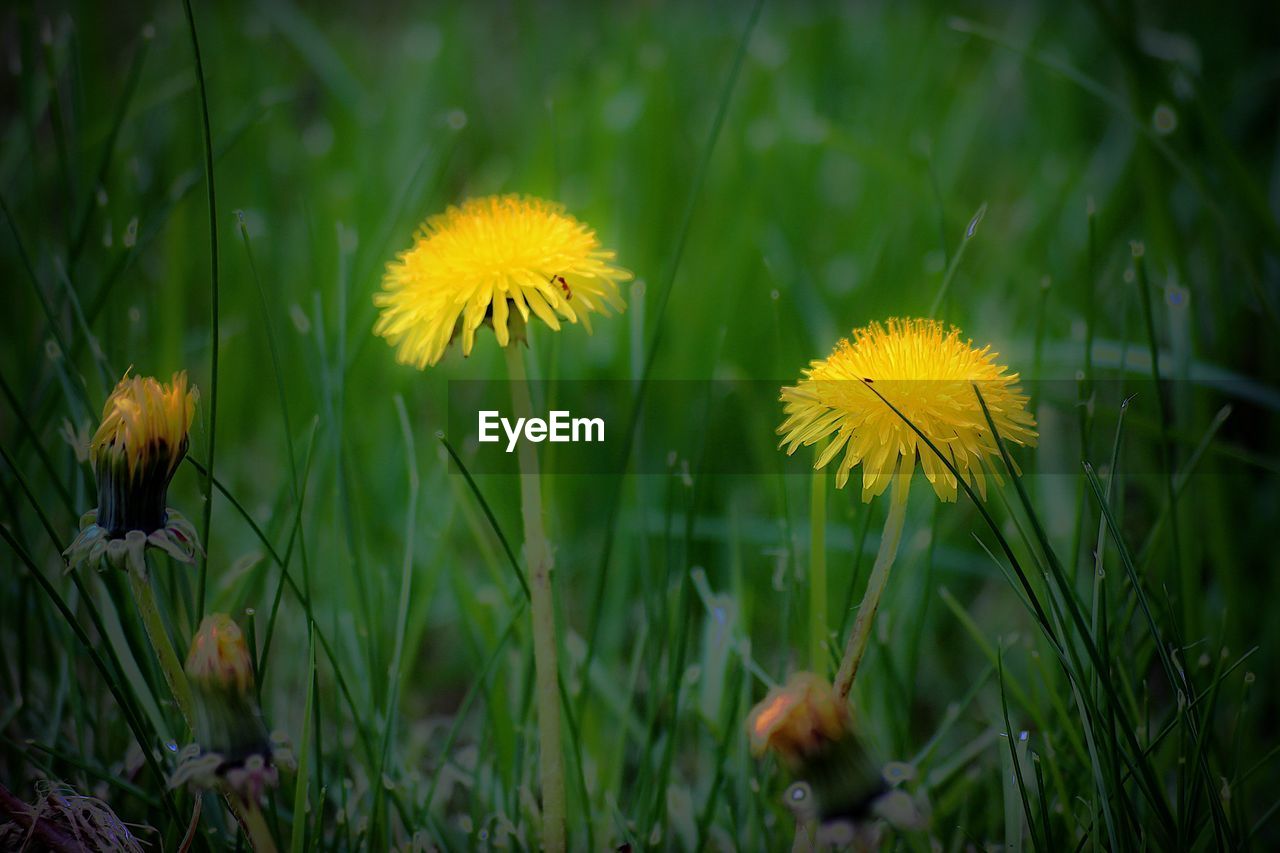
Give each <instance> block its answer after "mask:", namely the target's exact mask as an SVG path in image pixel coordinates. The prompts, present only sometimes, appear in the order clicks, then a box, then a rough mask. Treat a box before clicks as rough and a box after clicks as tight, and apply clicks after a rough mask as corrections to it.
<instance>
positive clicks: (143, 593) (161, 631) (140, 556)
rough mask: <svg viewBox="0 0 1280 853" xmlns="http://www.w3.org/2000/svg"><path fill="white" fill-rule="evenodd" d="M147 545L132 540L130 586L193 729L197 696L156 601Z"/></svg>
mask: <svg viewBox="0 0 1280 853" xmlns="http://www.w3.org/2000/svg"><path fill="white" fill-rule="evenodd" d="M130 535H131V536H132V535H133V534H130ZM139 535H141V534H139ZM144 548H145V545H142V544H137V545H135V543H130V548H129V557H128V569H129V586H130V588H131V589H132V590H133V600H134V603H135V604H137V605H138V614H139V615H140V616H141V617H142V624H143V626H145V627H146V629H147V638H148V639H149V640H150V641H151V648H152V650H153V651H154V652H155V653H156V658H158V659H159V661H160V671H161V672H163V673H164V680H165V682H166V683H167V684H168V685H169V693H170V694H172V695H173V699H174V701H175V702H177V703H178V710H179V711H181V712H182V719H183V720H185V721H186V724H187V728H188V730H190V731H192V732H194V731H195V720H196V717H195V700H194V699H193V698H192V695H191V685H190V684H188V683H187V676H186V673H184V672H183V671H182V662H181V661H180V660H179V659H178V654H177V652H175V651H174V650H173V643H172V642H170V640H169V632H168V631H167V630H166V629H165V627H164V620H163V619H161V618H160V608H159V606H158V605H157V604H156V594H155V590H154V589H152V586H151V577H150V574H149V572H148V571H147V559H146V552H145V550H144Z"/></svg>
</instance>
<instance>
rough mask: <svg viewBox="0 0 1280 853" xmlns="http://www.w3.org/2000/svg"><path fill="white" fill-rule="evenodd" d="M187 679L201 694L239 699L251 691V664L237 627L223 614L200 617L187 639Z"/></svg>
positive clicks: (247, 650) (242, 635)
mask: <svg viewBox="0 0 1280 853" xmlns="http://www.w3.org/2000/svg"><path fill="white" fill-rule="evenodd" d="M186 670H187V678H189V679H191V683H192V684H193V685H194V686H195V687H197V688H199V689H200V690H203V691H205V692H217V693H228V694H234V695H237V696H243V695H244V694H246V693H248V692H249V691H250V689H252V688H253V661H252V660H251V659H250V658H249V649H248V646H246V645H245V641H244V634H243V633H242V632H241V631H240V626H239V625H237V624H236V623H235V622H234V621H232V619H231V617H230V616H228V615H227V614H225V613H214V614H211V615H209V616H206V617H204V621H203V622H201V623H200V630H199V631H197V632H196V635H195V636H194V637H193V638H192V639H191V651H190V652H189V653H188V654H187V665H186Z"/></svg>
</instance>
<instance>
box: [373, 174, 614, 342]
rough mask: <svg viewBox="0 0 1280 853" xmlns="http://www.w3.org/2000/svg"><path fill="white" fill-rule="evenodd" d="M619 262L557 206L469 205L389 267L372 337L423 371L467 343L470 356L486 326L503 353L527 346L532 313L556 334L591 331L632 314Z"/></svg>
mask: <svg viewBox="0 0 1280 853" xmlns="http://www.w3.org/2000/svg"><path fill="white" fill-rule="evenodd" d="M613 259H614V253H613V252H611V251H608V250H606V249H604V248H602V247H601V245H600V241H599V239H598V238H597V237H596V233H595V231H593V230H592V229H591V228H589V227H587V226H586V225H585V224H583V223H582V222H579V221H578V220H577V219H575V218H573V217H572V216H570V215H569V214H567V213H565V212H564V210H563V208H561V207H560V206H559V205H556V204H552V203H550V202H547V201H542V200H541V199H536V198H529V197H523V196H517V195H504V196H488V197H485V198H477V199H471V200H469V201H466V202H464V203H463V204H462V205H461V206H458V207H450V208H449V209H447V210H446V211H445V212H444V213H442V214H439V215H436V216H432V217H431V218H429V219H428V220H427V221H426V222H424V223H423V225H422V227H421V229H420V230H419V232H418V235H417V238H416V239H415V241H414V244H413V246H411V247H410V248H409V249H408V250H406V251H404V252H401V253H400V254H399V255H398V256H397V258H396V260H395V261H393V262H391V263H390V264H388V265H387V270H386V273H385V275H384V276H383V279H382V292H381V293H378V294H377V295H376V296H374V303H375V304H376V305H377V306H378V307H379V308H381V309H382V311H381V314H380V315H379V317H378V321H377V323H376V324H375V326H374V332H375V333H376V334H378V335H381V336H382V337H384V338H386V339H387V341H388V342H389V343H390V344H391V345H392V346H394V347H395V348H396V358H397V360H398V361H400V362H402V363H404V364H412V365H414V366H416V367H418V368H425V367H427V366H428V365H433V364H435V363H437V362H438V361H440V359H441V358H442V357H443V356H444V353H445V350H446V349H447V348H448V346H449V343H450V342H451V341H452V340H453V339H454V338H456V337H459V336H461V338H462V352H463V354H464V355H469V354H470V353H471V348H472V347H473V346H474V345H475V334H476V330H477V329H478V328H480V327H481V326H482V325H488V326H491V327H492V328H493V332H494V335H495V337H497V339H498V344H499V345H500V346H504V347H505V346H507V345H508V344H509V343H510V342H511V340H512V339H513V338H514V339H516V340H523V330H524V326H525V324H526V323H527V322H528V320H529V316H530V315H531V314H532V315H534V316H536V317H537V318H538V319H540V320H542V321H543V322H544V323H546V324H547V326H549V327H550V328H552V329H557V330H558V329H559V328H560V321H561V320H567V321H568V322H570V323H576V322H578V321H579V320H581V321H582V324H583V325H584V326H586V328H587V331H588V332H590V331H591V315H592V314H593V313H599V314H602V315H606V316H607V315H608V314H609V313H610V309H612V310H615V311H622V310H623V308H624V302H623V300H622V295H621V293H620V292H619V288H618V284H619V283H620V282H623V281H627V280H629V279H630V278H631V273H630V272H628V271H627V270H624V269H622V268H620V267H617V266H614V265H613V263H612V261H613ZM513 308H514V311H515V316H512V309H513Z"/></svg>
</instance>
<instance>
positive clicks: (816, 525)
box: [809, 448, 829, 676]
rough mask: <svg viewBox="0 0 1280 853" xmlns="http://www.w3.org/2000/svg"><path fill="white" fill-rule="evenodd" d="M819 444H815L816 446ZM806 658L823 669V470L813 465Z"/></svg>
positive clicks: (825, 497)
mask: <svg viewBox="0 0 1280 853" xmlns="http://www.w3.org/2000/svg"><path fill="white" fill-rule="evenodd" d="M820 449H821V448H819V450H820ZM809 661H810V666H811V667H812V668H813V671H814V672H816V673H820V674H822V675H824V676H825V675H826V673H827V672H828V671H829V670H828V669H827V666H828V664H827V474H826V472H825V471H823V470H822V469H821V468H815V469H814V470H813V475H812V485H811V489H810V492H809Z"/></svg>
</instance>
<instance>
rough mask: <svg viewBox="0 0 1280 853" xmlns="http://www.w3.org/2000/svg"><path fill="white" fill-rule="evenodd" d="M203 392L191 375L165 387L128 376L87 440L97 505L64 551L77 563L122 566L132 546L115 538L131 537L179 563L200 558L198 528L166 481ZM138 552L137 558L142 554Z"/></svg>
mask: <svg viewBox="0 0 1280 853" xmlns="http://www.w3.org/2000/svg"><path fill="white" fill-rule="evenodd" d="M198 396H199V394H198V392H197V391H196V389H195V388H194V387H190V386H189V385H188V384H187V375H186V373H175V374H174V375H173V379H172V380H171V381H170V382H169V383H167V384H164V383H161V382H159V381H157V380H156V379H154V378H152V377H150V376H145V377H143V376H129V375H128V374H127V373H126V374H125V376H124V378H123V379H121V380H120V382H119V383H118V384H117V385H116V387H115V390H114V391H112V392H111V396H110V397H108V398H107V404H106V406H105V407H104V408H103V411H102V423H101V424H100V425H99V426H98V430H97V432H95V433H94V435H93V440H92V441H91V442H90V443H89V460H90V462H91V463H92V464H93V473H94V476H95V477H96V478H97V481H98V506H97V508H96V509H93V510H91V511H89V512H87V513H85V515H84V517H83V518H82V519H81V529H80V534H79V535H78V536H77V537H76V540H75V542H73V543H72V545H71V547H70V548H68V549H67V551H66V554H65V556H66V557H67V561H68V564H69V565H70V566H71V567H72V568H74V567H76V566H78V565H80V564H81V563H84V562H89V563H91V564H97V563H98V562H99V560H100V559H101V558H103V557H106V558H107V560H108V562H111V563H114V564H121V563H122V561H123V558H124V556H125V552H126V551H127V550H128V549H125V548H123V547H121V546H119V544H118V543H119V541H120V540H125V539H130V538H132V539H133V540H138V541H139V542H140V547H147V546H151V547H156V548H160V549H161V550H163V551H165V552H166V553H168V554H169V555H170V556H171V557H173V558H174V559H175V560H178V561H180V562H185V563H190V562H193V561H194V560H195V551H196V547H197V546H196V534H195V530H194V529H193V528H192V527H191V524H190V522H188V521H187V520H186V519H185V518H183V516H182V515H181V514H180V513H178V512H177V511H175V510H173V509H170V508H168V507H167V506H166V501H167V498H168V492H169V481H170V480H172V479H173V475H174V472H175V471H177V469H178V465H179V463H181V462H182V459H183V457H185V456H186V454H187V446H188V443H189V440H188V437H187V436H188V432H189V430H190V429H191V421H192V418H193V416H194V414H195V407H196V400H197V398H198ZM131 533H140V534H142V535H141V537H137V536H134V537H130V536H129V534H131ZM113 543H117V544H116V545H115V546H114V547H112V545H113ZM136 556H137V557H138V558H139V563H140V562H141V554H140V553H139V554H137V555H136Z"/></svg>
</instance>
